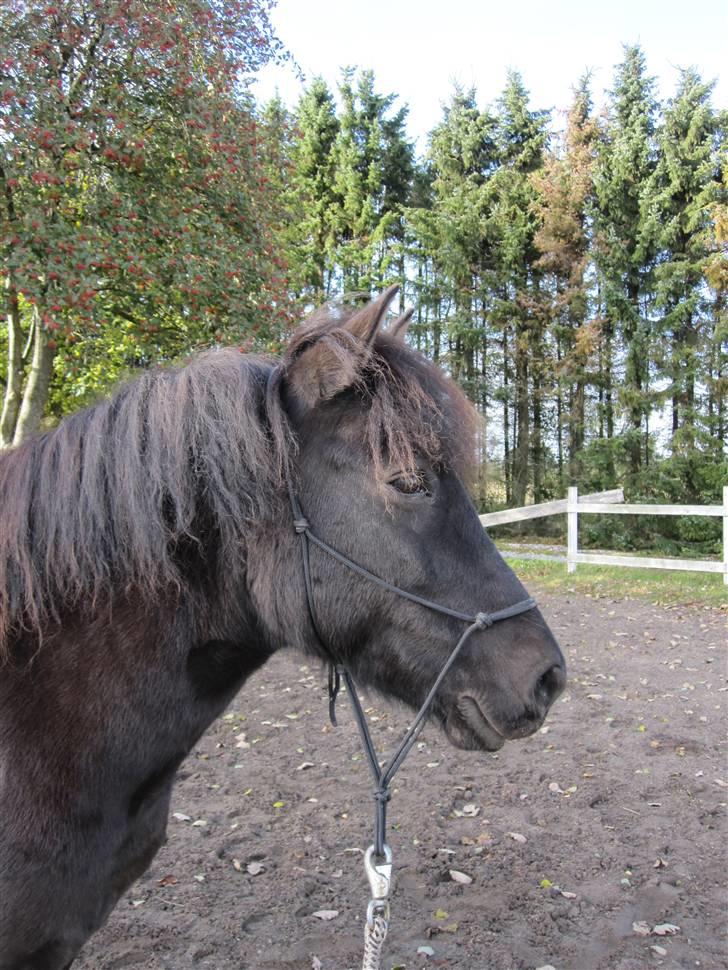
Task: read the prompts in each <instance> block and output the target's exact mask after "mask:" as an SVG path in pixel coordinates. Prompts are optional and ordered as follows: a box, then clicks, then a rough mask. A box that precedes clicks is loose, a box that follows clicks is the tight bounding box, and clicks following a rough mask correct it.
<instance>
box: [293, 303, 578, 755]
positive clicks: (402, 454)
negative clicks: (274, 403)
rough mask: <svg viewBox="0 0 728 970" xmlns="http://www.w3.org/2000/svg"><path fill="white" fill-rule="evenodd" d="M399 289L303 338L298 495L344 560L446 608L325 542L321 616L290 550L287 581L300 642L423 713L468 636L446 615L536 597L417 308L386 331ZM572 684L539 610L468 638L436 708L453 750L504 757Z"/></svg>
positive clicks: (296, 377) (323, 322)
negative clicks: (475, 497) (426, 342)
mask: <svg viewBox="0 0 728 970" xmlns="http://www.w3.org/2000/svg"><path fill="white" fill-rule="evenodd" d="M395 292H396V287H393V288H391V289H389V290H387V291H386V292H385V293H384V294H383V295H382V296H381V297H380V298H379V299H377V300H375V301H374V302H372V303H370V304H368V305H367V306H365V307H364V308H362V309H359V310H358V311H356V312H353V313H351V314H350V315H348V316H343V317H339V316H336V315H328V316H326V317H323V318H319V319H316V318H313V319H312V320H311V321H309V322H308V323H307V324H304V325H303V326H302V327H301V328H300V329H299V330H298V331H297V332H296V334H295V335H294V337H293V339H292V341H291V344H290V346H289V348H288V352H287V354H286V357H285V359H284V361H283V364H282V369H281V375H282V376H281V391H280V393H281V396H282V401H283V406H284V409H285V412H286V414H287V416H288V420H289V422H290V424H291V426H292V428H293V431H294V434H295V437H296V439H297V442H298V460H297V480H296V485H295V488H296V492H297V495H298V497H299V498H300V503H301V506H302V508H303V509H304V510H305V513H306V516H307V519H308V523H310V527H311V529H312V530H314V531H315V533H316V535H317V536H319V537H321V539H323V540H324V541H325V543H326V544H328V545H329V546H331V547H333V548H334V549H336V550H338V552H339V553H340V554H341V556H342V557H343V558H345V559H347V560H349V561H350V563H351V562H353V563H355V564H358V565H359V566H361V567H363V569H364V570H365V571H366V572H368V573H370V574H372V575H374V576H376V577H379V578H381V579H383V580H385V581H388V582H389V583H390V584H392V585H394V586H396V587H398V588H399V590H400V591H401V590H406V591H407V592H408V593H410V594H413V595H414V596H416V597H419V598H421V599H423V600H426V601H428V602H429V603H431V604H439V605H441V606H444V607H446V611H444V612H438V611H437V610H432V609H428V608H424V607H423V606H422V605H421V604H419V603H417V602H413V601H412V599H410V598H405V597H404V596H402V595H398V593H397V592H396V591H394V592H393V591H392V590H391V589H387V588H384V585H383V584H377V583H372V582H368V581H367V578H366V577H364V576H363V575H362V574H361V573H357V572H355V571H353V570H352V569H347V568H346V567H345V566H344V565H342V561H341V559H339V560H337V559H336V558H334V557H333V556H331V555H326V554H325V553H324V552H322V551H321V549H320V548H316V547H313V548H312V549H311V551H310V556H309V568H310V590H311V592H310V596H311V597H312V598H314V599H315V616H314V617H309V611H308V610H307V607H306V602H305V591H304V590H303V588H302V580H301V560H300V557H299V556H298V554H297V553H296V552H295V551H291V554H290V555H288V556H286V557H285V568H284V571H285V573H286V576H287V580H286V583H285V588H286V590H287V591H291V590H295V595H293V596H292V597H291V598H290V599H289V602H288V604H287V607H286V608H284V609H283V613H284V614H286V615H287V626H288V631H289V635H288V640H289V641H290V640H291V639H293V640H295V641H296V642H297V644H298V645H299V646H301V647H303V648H304V649H307V650H309V651H313V652H315V653H318V654H319V655H320V656H321V657H322V659H324V660H327V661H329V662H330V661H332V660H334V661H336V662H339V663H342V664H344V665H345V666H346V667H347V668H348V669H349V670H350V671H351V672H352V673H353V674H354V676H355V678H356V680H357V681H358V682H360V683H361V684H363V685H367V686H368V687H370V688H373V689H375V690H376V691H379V692H381V693H382V694H383V695H386V696H388V697H394V698H397V699H399V700H401V701H403V702H405V704H407V705H409V706H411V707H414V708H418V707H419V706H420V705H421V704H422V702H423V699H424V698H425V697H426V695H427V693H428V691H429V690H430V688H431V686H432V684H433V682H434V681H435V679H436V678H437V676H438V674H439V672H440V671H441V670H442V668H443V666H444V665H445V664H446V663H447V661H448V658H449V655H450V653H451V651H452V649H453V645H454V643H455V642H456V641H457V639H458V637H459V636H460V635H461V634H462V631H463V622H462V619H457V618H456V617H454V616H452V615H449V613H448V612H447V610H449V611H451V612H453V613H462V614H463V616H467V615H471V616H472V615H474V614H477V613H483V614H486V615H492V614H497V613H498V612H499V611H501V610H503V609H504V608H507V607H509V606H512V605H513V604H515V603H518V602H522V601H523V600H524V598H525V597H527V594H526V592H525V590H524V588H523V586H522V585H521V583H520V581H519V580H518V579H517V577H516V576H515V575H514V573H513V571H512V570H511V569H510V568H509V567H508V566H507V564H506V563H505V562H504V560H503V559H502V557H501V556H500V554H499V553H498V551H497V549H496V548H495V545H494V544H493V542H492V541H491V539H490V538H489V537H488V536H487V534H486V533H485V531H484V530H483V528H482V526H481V524H480V522H479V519H478V516H477V513H476V511H475V508H474V506H473V503H472V501H471V499H470V497H469V495H468V491H467V487H466V480H467V475H468V469H469V466H472V464H473V463H474V461H475V459H476V436H475V434H474V432H475V428H476V425H477V421H476V416H475V412H474V410H473V408H472V406H471V405H470V404H469V402H468V401H467V400H466V398H465V397H464V395H463V394H462V393H461V392H460V391H459V390H458V388H457V387H456V386H455V384H454V383H453V382H452V381H450V380H448V379H447V378H446V377H445V375H444V374H443V373H442V372H441V371H440V370H438V369H437V368H436V367H434V366H433V365H432V364H430V363H429V362H427V361H426V360H425V359H424V358H423V357H422V356H420V355H419V354H417V353H416V352H415V351H413V350H411V349H410V348H408V347H407V345H406V344H405V342H404V340H403V339H402V335H403V330H404V328H405V327H406V323H407V315H405V317H402V318H400V319H399V320H398V321H397V322H396V323H395V325H394V326H393V327H391V328H390V329H389V330H386V329H383V327H382V324H383V321H384V319H385V316H386V311H387V307H388V304H389V303H390V301H391V299H392V297H393V296H394V293H395ZM288 527H289V530H290V531H289V537H288V541H290V542H293V541H295V540H294V536H293V530H292V529H290V523H288ZM284 528H285V525H284ZM294 631H298V632H294ZM564 683H565V665H564V658H563V656H562V654H561V651H560V649H559V647H558V644H557V643H556V640H555V639H554V637H553V635H552V633H551V632H550V630H549V628H548V626H547V624H546V623H545V621H544V619H543V617H542V616H541V614H540V613H539V612H538V610H537V609H528V610H527V611H524V612H521V613H520V614H519V615H517V616H513V617H512V618H509V619H506V620H505V621H504V622H500V623H498V624H497V625H494V626H493V627H491V628H489V629H487V628H486V629H483V630H482V631H476V632H475V634H474V635H473V636H472V637H470V639H469V641H468V643H467V644H466V645H465V647H464V649H463V650H462V651H461V652H460V654H459V655H458V657H457V659H456V662H454V663H453V665H452V668H451V669H450V670H449V671H448V674H447V677H446V678H445V679H444V680H443V683H442V686H441V688H440V689H439V691H438V693H437V696H436V697H435V699H434V702H433V707H432V715H433V716H434V717H435V718H436V719H437V720H438V721H439V722H440V724H441V725H442V726H443V728H444V730H445V732H446V734H447V736H448V737H449V739H450V740H451V741H452V742H453V743H454V744H456V745H457V746H459V747H462V748H472V749H482V750H491V751H492V750H497V749H498V748H500V747H501V746H502V745H503V743H504V741H505V740H506V739H509V738H520V737H525V736H527V735H529V734H532V733H533V732H534V731H536V730H537V729H538V728H539V727H540V725H541V724H542V722H543V719H544V717H545V715H546V712H547V711H548V709H549V707H550V705H551V704H552V703H553V701H554V699H555V698H556V697H557V696H558V695H559V693H560V692H561V691H562V689H563V686H564Z"/></svg>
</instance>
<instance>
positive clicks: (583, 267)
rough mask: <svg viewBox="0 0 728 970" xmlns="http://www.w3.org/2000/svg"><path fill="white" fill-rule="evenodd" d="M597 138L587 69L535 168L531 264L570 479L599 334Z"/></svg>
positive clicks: (577, 469)
mask: <svg viewBox="0 0 728 970" xmlns="http://www.w3.org/2000/svg"><path fill="white" fill-rule="evenodd" d="M596 141H597V125H596V121H595V119H594V118H593V117H592V115H591V95H590V91H589V76H588V75H585V76H584V77H582V78H581V80H580V81H579V84H578V86H577V88H576V90H575V91H574V100H573V102H572V104H571V108H570V109H569V112H568V116H567V125H566V130H565V132H564V134H563V137H562V138H561V140H560V145H559V147H558V149H557V150H556V151H552V152H550V153H549V154H548V155H547V156H546V158H545V161H544V166H543V169H541V170H540V171H538V172H536V173H535V175H534V182H535V185H536V188H537V190H538V197H537V200H536V209H537V212H538V214H539V216H540V226H539V229H538V231H537V232H536V235H535V237H534V242H535V244H536V246H537V248H538V249H539V251H540V253H541V256H540V258H539V259H538V261H537V265H538V266H540V267H541V269H542V270H543V271H544V272H545V274H546V275H547V280H548V281H549V283H550V291H549V292H548V293H547V294H545V295H544V296H545V299H546V300H547V303H548V315H549V321H548V324H547V326H548V328H549V330H550V332H551V337H552V340H553V342H554V344H555V347H556V356H557V363H558V375H557V376H558V381H559V385H558V392H557V442H558V463H559V473H560V474H562V461H563V460H562V444H561V436H562V423H563V422H564V421H565V423H566V426H567V428H568V471H569V479H570V480H571V481H579V479H580V477H581V474H582V457H583V456H582V452H583V448H584V442H585V434H586V388H587V383H588V381H589V370H588V367H589V363H590V359H591V357H592V356H593V353H594V349H595V346H596V342H597V339H598V326H597V324H596V322H595V321H594V320H593V319H591V312H590V311H591V302H590V297H591V294H590V288H591V287H590V281H589V278H588V268H589V264H590V260H591V232H590V218H589V215H590V210H591V208H592V207H593V201H594V199H593V197H594V161H595V156H596Z"/></svg>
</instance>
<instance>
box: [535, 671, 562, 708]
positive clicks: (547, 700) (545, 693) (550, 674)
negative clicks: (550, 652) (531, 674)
mask: <svg viewBox="0 0 728 970" xmlns="http://www.w3.org/2000/svg"><path fill="white" fill-rule="evenodd" d="M565 686H566V673H565V671H564V668H563V667H562V665H561V664H554V665H553V667H549V669H548V670H547V671H546V673H545V674H542V675H541V676H540V677H539V679H538V681H537V682H536V687H535V689H534V694H535V695H536V700H537V701H538V703H539V704H543V706H544V707H545V708H548V707H550V706H551V705H552V704H553V702H554V701H555V700H556V698H557V697H558V696H559V694H560V693H561V691H562V690H563V689H564V687H565Z"/></svg>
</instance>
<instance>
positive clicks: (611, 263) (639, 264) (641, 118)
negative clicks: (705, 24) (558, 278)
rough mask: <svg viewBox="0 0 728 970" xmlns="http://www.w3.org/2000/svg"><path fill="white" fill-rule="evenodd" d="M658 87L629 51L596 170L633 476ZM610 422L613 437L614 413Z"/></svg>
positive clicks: (610, 380)
mask: <svg viewBox="0 0 728 970" xmlns="http://www.w3.org/2000/svg"><path fill="white" fill-rule="evenodd" d="M653 89H654V81H653V79H652V78H650V77H649V76H648V75H647V73H646V65H645V56H644V54H643V52H642V50H641V48H640V47H639V46H629V47H626V48H625V56H624V60H623V62H622V63H621V64H620V65H618V67H617V73H616V77H615V84H614V88H613V90H612V91H611V104H610V108H609V116H608V119H607V122H606V125H605V127H604V131H603V139H602V143H601V152H600V155H599V162H598V165H597V170H596V190H597V208H596V226H597V241H596V257H597V262H598V266H599V269H600V277H601V285H602V291H603V296H604V301H605V308H604V309H605V339H606V344H607V356H608V358H609V368H608V371H607V373H606V375H605V376H606V381H607V387H606V388H605V392H606V394H607V396H608V401H611V394H612V389H613V385H614V375H613V372H612V369H611V362H612V360H613V357H614V346H613V339H614V335H615V334H616V333H621V337H622V339H623V341H624V355H625V371H624V379H623V381H621V389H620V399H621V403H622V406H623V408H624V411H625V414H626V416H627V420H628V432H627V435H626V445H627V450H628V455H629V470H630V473H631V475H632V477H633V478H634V477H635V476H637V475H638V474H639V472H640V470H641V468H642V466H643V464H644V462H645V460H646V458H647V422H648V416H649V412H650V407H651V398H650V372H649V362H650V358H651V353H652V350H653V344H652V340H651V332H650V326H649V321H648V319H647V316H646V304H647V302H648V300H649V299H650V296H651V292H652V273H653V269H654V248H653V246H652V245H651V244H650V239H649V236H646V235H645V232H644V225H643V219H644V206H643V195H644V192H645V186H646V184H647V181H648V179H649V178H650V176H651V175H652V172H653V171H654V167H655V151H654V122H655V111H656V104H655V99H654V95H653ZM607 425H608V432H607V433H608V435H609V436H610V437H611V436H612V434H613V430H614V425H613V416H612V414H611V409H610V411H609V413H608V416H607ZM643 438H644V441H645V446H644V448H643V444H642V442H643Z"/></svg>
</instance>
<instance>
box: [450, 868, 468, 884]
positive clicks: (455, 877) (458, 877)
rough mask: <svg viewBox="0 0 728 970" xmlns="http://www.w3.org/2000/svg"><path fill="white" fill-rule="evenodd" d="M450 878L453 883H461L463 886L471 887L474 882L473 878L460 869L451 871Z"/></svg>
mask: <svg viewBox="0 0 728 970" xmlns="http://www.w3.org/2000/svg"><path fill="white" fill-rule="evenodd" d="M450 878H451V879H452V881H453V882H459V883H460V885H461V886H469V885H470V883H471V882H472V881H473V877H472V876H468V875H467V874H466V873H464V872H460V871H459V870H458V869H451V870H450Z"/></svg>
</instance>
